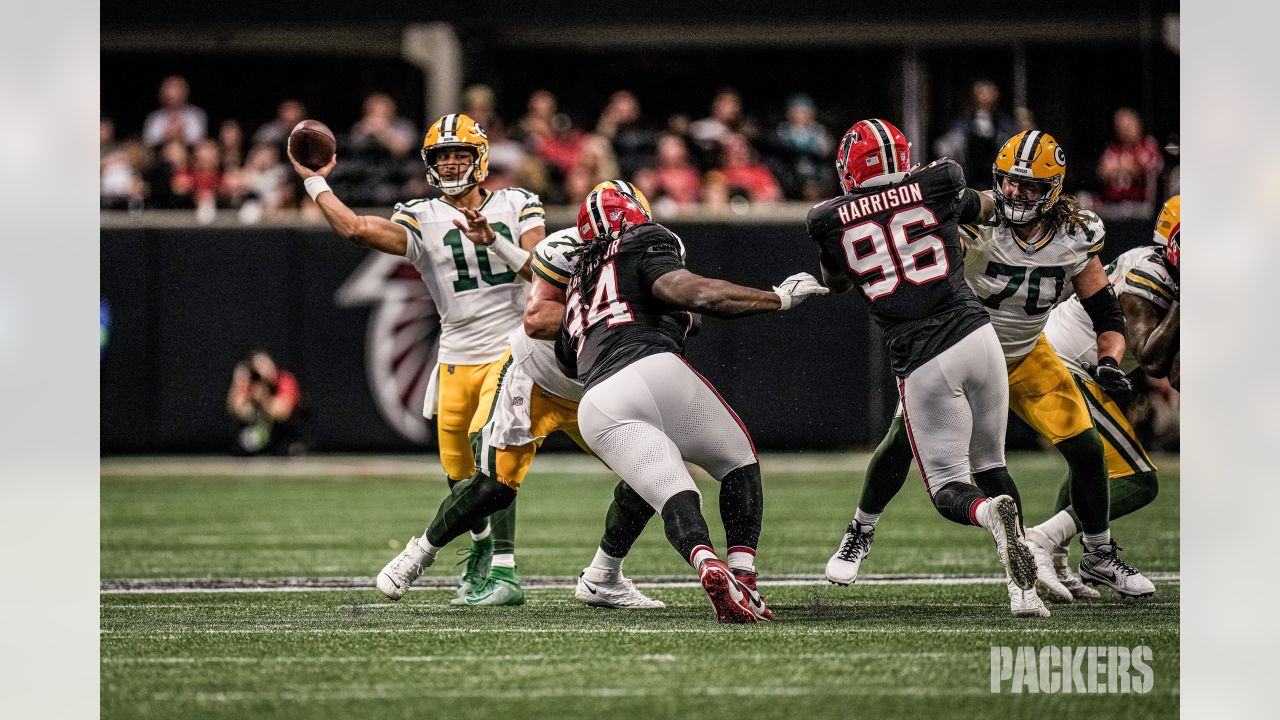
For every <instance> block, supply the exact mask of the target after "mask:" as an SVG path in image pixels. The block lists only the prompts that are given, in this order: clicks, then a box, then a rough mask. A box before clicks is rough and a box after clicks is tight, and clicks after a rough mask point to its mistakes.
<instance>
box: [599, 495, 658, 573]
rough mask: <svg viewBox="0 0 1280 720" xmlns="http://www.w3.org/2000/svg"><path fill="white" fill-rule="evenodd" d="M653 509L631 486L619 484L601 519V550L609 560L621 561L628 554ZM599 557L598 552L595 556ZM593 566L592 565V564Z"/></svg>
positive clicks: (647, 522) (651, 514) (646, 523)
mask: <svg viewBox="0 0 1280 720" xmlns="http://www.w3.org/2000/svg"><path fill="white" fill-rule="evenodd" d="M653 514H654V509H653V507H652V506H650V505H649V503H647V502H645V501H644V498H642V497H640V495H639V494H638V493H636V491H635V490H632V489H631V486H630V485H628V484H626V483H624V482H619V483H618V484H617V485H615V486H614V488H613V502H611V503H609V512H608V513H606V514H605V516H604V536H603V537H601V538H600V551H601V552H604V553H607V556H608V557H613V558H618V563H619V564H621V563H622V560H621V558H624V557H626V556H627V553H630V552H631V546H632V545H633V544H635V541H636V539H637V538H639V537H640V533H641V532H643V531H644V528H645V526H646V525H648V524H649V518H651V517H653ZM596 557H597V558H599V557H600V552H597V553H596ZM593 564H594V563H593Z"/></svg>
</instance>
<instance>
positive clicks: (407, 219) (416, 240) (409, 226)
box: [391, 203, 423, 263]
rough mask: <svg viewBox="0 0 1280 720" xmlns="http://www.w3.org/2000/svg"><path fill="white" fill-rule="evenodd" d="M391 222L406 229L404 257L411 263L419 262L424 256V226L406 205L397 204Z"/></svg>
mask: <svg viewBox="0 0 1280 720" xmlns="http://www.w3.org/2000/svg"><path fill="white" fill-rule="evenodd" d="M391 222H393V223H395V224H397V225H399V226H400V227H402V228H404V232H405V236H406V240H407V241H406V242H405V250H404V256H405V257H407V258H409V261H410V262H415V263H416V262H417V261H418V258H419V257H421V256H422V249H423V248H422V226H421V225H420V224H419V223H418V218H416V217H414V215H413V212H412V211H411V210H409V209H408V208H407V207H405V206H404V203H396V206H395V209H394V210H392V212H391Z"/></svg>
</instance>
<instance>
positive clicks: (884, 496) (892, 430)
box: [858, 415, 915, 518]
mask: <svg viewBox="0 0 1280 720" xmlns="http://www.w3.org/2000/svg"><path fill="white" fill-rule="evenodd" d="M914 457H915V456H914V455H913V454H912V453H911V438H909V437H908V436H907V425H906V421H905V420H903V419H902V416H901V415H898V416H896V417H894V418H893V422H891V423H890V424H889V432H888V433H886V434H885V436H884V439H883V440H881V441H880V444H879V445H877V446H876V449H875V452H873V453H871V462H870V463H868V464H867V477H866V480H864V481H863V483H862V496H861V497H860V498H859V499H858V509H859V510H860V511H863V512H866V513H867V514H869V515H874V516H876V517H877V518H878V517H880V513H882V512H884V509H885V508H886V507H888V505H889V501H890V500H893V498H894V496H895V495H897V494H898V491H899V490H901V489H902V485H903V483H905V482H906V481H907V473H909V472H910V471H911V460H912V458H914Z"/></svg>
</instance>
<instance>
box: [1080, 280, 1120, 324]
mask: <svg viewBox="0 0 1280 720" xmlns="http://www.w3.org/2000/svg"><path fill="white" fill-rule="evenodd" d="M1080 304H1081V305H1083V306H1084V311H1085V312H1086V313H1088V314H1089V320H1091V321H1092V322H1093V331H1094V333H1095V334H1098V335H1101V334H1102V333H1104V332H1107V331H1112V332H1118V333H1120V334H1122V335H1123V334H1124V311H1122V310H1121V309H1120V301H1119V300H1117V299H1116V293H1115V291H1114V290H1112V289H1111V286H1110V285H1108V286H1106V287H1105V288H1103V289H1101V290H1099V291H1098V292H1096V293H1094V294H1092V295H1090V296H1089V297H1087V298H1081V299H1080Z"/></svg>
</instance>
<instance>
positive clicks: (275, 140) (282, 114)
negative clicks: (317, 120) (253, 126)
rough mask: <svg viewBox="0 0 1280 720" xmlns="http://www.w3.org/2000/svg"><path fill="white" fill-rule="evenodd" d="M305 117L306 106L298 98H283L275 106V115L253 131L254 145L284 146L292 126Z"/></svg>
mask: <svg viewBox="0 0 1280 720" xmlns="http://www.w3.org/2000/svg"><path fill="white" fill-rule="evenodd" d="M305 119H307V107H306V106H305V105H303V104H302V101H300V100H285V101H284V102H282V103H280V105H279V106H278V107H277V108H276V116H275V117H274V118H272V119H270V120H268V121H267V122H266V123H264V124H263V125H262V126H261V127H259V128H258V129H257V131H256V132H254V133H253V144H254V145H279V146H281V147H283V146H284V144H285V142H286V141H288V139H289V133H290V132H291V131H292V130H293V127H294V126H295V125H297V124H298V123H300V122H302V121H303V120H305Z"/></svg>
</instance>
